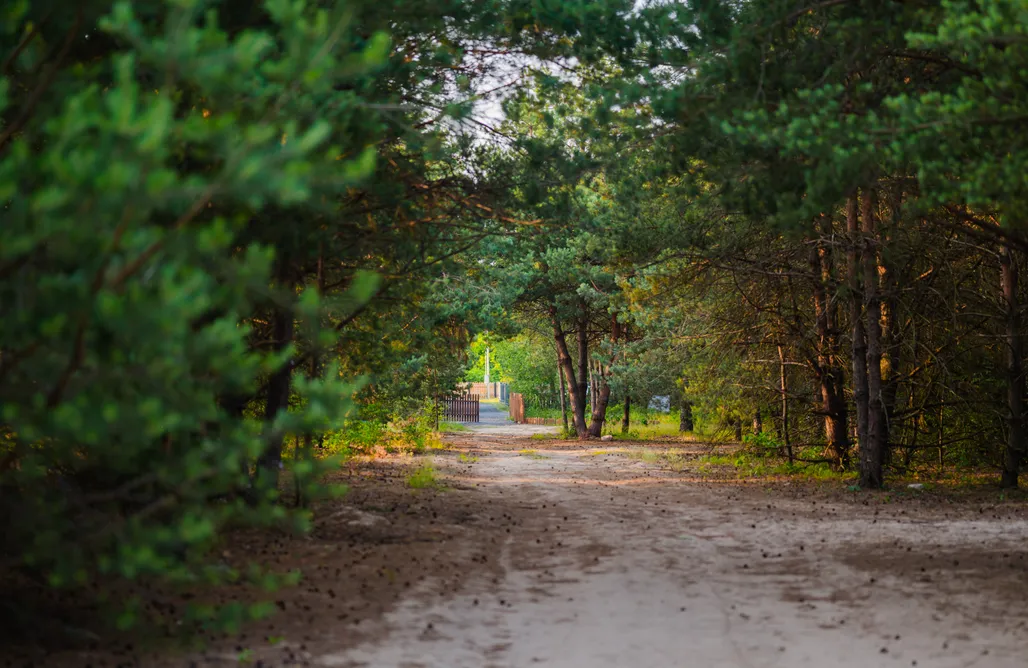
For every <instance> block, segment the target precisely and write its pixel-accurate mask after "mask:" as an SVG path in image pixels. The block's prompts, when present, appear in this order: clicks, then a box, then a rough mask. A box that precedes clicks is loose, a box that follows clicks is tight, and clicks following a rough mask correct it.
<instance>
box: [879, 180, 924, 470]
mask: <svg viewBox="0 0 1028 668" xmlns="http://www.w3.org/2000/svg"><path fill="white" fill-rule="evenodd" d="M902 201H903V191H902V189H901V188H900V187H899V186H897V187H895V188H894V189H893V191H892V194H891V201H890V203H889V210H890V213H891V216H890V223H889V225H888V230H889V234H888V235H887V234H886V231H885V230H884V229H881V228H882V227H883V226H882V224H881V222H879V228H880V229H879V234H878V236H879V238H880V239H881V246H880V250H881V249H882V248H885V247H886V244H887V243H888V239H889V238H891V234H892V233H894V232H895V231H896V230H898V229H899V224H900V205H901V203H902ZM878 264H879V272H878V273H879V276H880V277H881V292H880V302H881V305H882V320H881V322H882V411H883V420H882V425H881V434H882V436H881V439H882V443H884V444H885V448H886V450H885V459H886V461H888V457H889V454H890V452H891V451H890V450H889V446H890V443H891V442H892V437H891V434H892V431H893V430H892V425H893V416H895V414H896V403H897V401H898V398H899V379H900V375H899V370H900V364H901V363H902V359H901V353H902V349H901V348H900V339H899V321H898V319H897V316H896V310H897V308H898V306H899V298H898V297H899V296H898V294H897V293H898V291H899V280H898V279H899V277H898V276H897V275H896V270H895V266H896V264H897V263H896V261H895V260H894V259H893V258H891V257H890V255H889V254H888V253H885V252H879V253H878ZM914 349H916V347H914ZM908 452H909V450H908Z"/></svg>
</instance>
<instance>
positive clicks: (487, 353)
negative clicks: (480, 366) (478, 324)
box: [485, 348, 489, 399]
mask: <svg viewBox="0 0 1028 668" xmlns="http://www.w3.org/2000/svg"><path fill="white" fill-rule="evenodd" d="M485 398H486V399H489V348H486V349H485Z"/></svg>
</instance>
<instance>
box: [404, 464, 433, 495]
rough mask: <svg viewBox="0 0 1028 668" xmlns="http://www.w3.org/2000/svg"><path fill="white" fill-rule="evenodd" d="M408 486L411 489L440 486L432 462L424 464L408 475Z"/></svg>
mask: <svg viewBox="0 0 1028 668" xmlns="http://www.w3.org/2000/svg"><path fill="white" fill-rule="evenodd" d="M407 486H408V487H410V488H411V489H425V488H437V487H439V486H440V485H439V480H438V478H436V474H435V469H434V468H433V467H432V465H431V464H422V465H421V466H419V467H418V468H417V469H416V470H415V471H414V472H413V473H411V474H410V475H409V476H407Z"/></svg>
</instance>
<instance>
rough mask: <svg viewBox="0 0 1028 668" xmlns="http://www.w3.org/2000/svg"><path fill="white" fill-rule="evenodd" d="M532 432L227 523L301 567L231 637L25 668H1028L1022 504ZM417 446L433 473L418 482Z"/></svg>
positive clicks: (373, 463) (101, 651) (240, 554)
mask: <svg viewBox="0 0 1028 668" xmlns="http://www.w3.org/2000/svg"><path fill="white" fill-rule="evenodd" d="M545 429H546V428H545V427H543V428H539V427H517V426H511V425H509V424H504V423H503V422H502V421H498V422H497V423H496V424H480V425H478V426H477V427H476V428H475V429H474V430H473V431H471V432H466V433H463V434H460V435H454V436H452V437H450V445H451V448H452V449H451V450H449V451H445V452H440V451H436V452H433V453H432V454H427V455H421V456H418V457H416V458H413V459H412V458H409V457H408V458H403V457H398V458H385V459H373V460H370V461H365V462H357V461H354V462H351V463H350V464H349V465H348V467H347V468H346V469H343V470H341V471H340V472H339V474H338V476H339V478H340V482H344V483H345V484H347V485H349V486H350V488H351V491H350V493H349V494H348V495H347V496H345V497H344V498H342V499H340V500H336V501H331V502H325V503H324V504H323V505H321V506H319V507H318V509H317V512H316V514H315V521H314V530H313V532H312V533H311V534H310V535H309V536H303V537H289V536H287V535H284V534H268V533H263V532H258V533H253V534H244V535H241V536H238V537H236V538H235V539H234V540H233V541H232V543H231V544H230V545H227V546H226V550H225V553H224V555H225V558H226V559H228V560H237V559H238V560H241V561H239V563H240V565H242V564H244V563H246V560H248V559H250V558H253V557H257V558H258V559H259V560H260V562H261V563H262V564H264V565H267V566H270V567H273V568H279V569H283V570H288V569H298V570H301V571H302V572H303V574H304V579H303V582H302V583H301V585H300V586H299V587H295V588H291V589H286V590H282V591H279V592H276V593H274V594H273V596H274V599H275V600H274V603H275V605H276V606H277V608H278V610H279V614H277V615H275V616H273V617H271V618H270V619H267V620H265V621H262V622H259V623H255V624H251V625H248V626H246V627H244V628H243V630H242V631H241V632H240V633H238V634H224V633H213V632H212V633H209V634H207V635H206V636H205V637H204V638H202V640H203V641H204V643H205V645H206V646H205V648H204V649H202V650H200V651H197V652H189V653H185V654H183V653H181V652H175V651H172V650H171V649H170V648H168V647H164V648H163V649H162V648H160V647H158V648H154V649H149V650H146V651H144V650H142V649H141V648H140V645H139V644H138V643H135V642H117V643H115V642H112V641H108V640H105V641H103V642H100V643H97V644H95V645H94V648H93V649H92V650H89V651H81V650H75V651H71V650H68V651H64V650H60V651H58V650H57V648H53V647H51V648H49V650H48V651H46V652H45V653H43V654H37V656H36V658H35V659H34V662H33V663H32V665H36V666H40V665H44V666H51V665H52V666H58V667H60V668H64V667H65V666H68V667H71V666H75V667H81V666H86V665H92V666H137V667H141V666H145V667H146V668H180V667H185V666H189V667H190V668H194V667H199V666H204V667H219V668H224V667H228V666H242V665H247V666H252V667H253V668H279V667H284V666H320V667H323V668H362V667H367V668H527V667H531V666H549V667H553V668H572V667H575V668H578V667H581V668H622V667H623V668H672V667H687V668H691V667H695V668H799V667H805V666H810V667H812V668H849V667H854V668H856V667H858V666H859V667H860V668H877V667H891V666H921V667H930V668H969V667H978V668H1023V667H1024V666H1025V665H1028V658H1026V657H1028V650H1026V648H1028V557H1026V555H1028V521H1026V518H1028V506H1026V504H1025V501H1024V497H1023V496H1021V497H1019V498H1020V500H1016V501H1011V500H1009V499H1001V498H1000V495H999V492H998V491H996V490H984V491H979V492H974V493H968V494H964V495H961V494H958V493H954V492H953V491H952V490H951V491H948V492H945V493H940V492H936V491H931V490H929V491H920V492H915V491H911V490H908V489H906V488H905V487H903V488H900V489H898V490H896V491H893V492H888V493H876V494H865V493H863V492H854V491H850V490H848V489H847V487H846V485H845V484H843V483H840V482H838V481H833V482H830V483H825V484H824V485H821V486H819V485H817V484H815V483H809V482H804V483H800V482H797V481H793V482H785V481H778V482H773V481H768V480H759V481H739V480H735V479H731V478H729V477H726V476H725V475H723V474H720V475H719V473H718V471H717V470H714V471H711V470H708V469H707V468H706V467H704V466H702V465H701V464H700V462H699V461H698V457H699V455H700V454H701V453H702V451H703V449H702V448H701V446H698V445H697V446H692V450H689V451H686V452H685V453H684V456H679V457H676V458H675V460H674V461H675V466H673V467H667V466H665V467H661V466H659V465H658V462H657V461H656V459H657V458H656V457H653V456H650V455H652V454H653V450H652V448H653V447H654V446H653V445H652V444H650V445H645V446H644V445H641V444H636V445H632V444H627V445H626V444H596V445H598V446H599V447H591V448H583V447H582V446H581V444H579V443H577V442H560V441H553V440H548V441H540V440H534V439H530V438H528V437H526V432H536V431H539V430H545ZM676 446H681V444H676ZM426 459H428V460H431V461H432V462H433V463H434V466H435V468H436V470H437V471H438V474H439V476H440V481H441V483H442V486H441V487H438V488H427V489H411V488H410V487H409V485H408V476H409V474H410V472H411V471H412V470H414V469H415V468H417V467H419V466H422V465H423V464H424V460H426ZM671 469H673V470H671ZM210 596H213V597H214V599H215V602H232V601H244V602H245V601H247V600H262V599H263V600H266V597H267V596H268V595H267V594H266V593H262V592H255V591H252V590H250V589H247V588H245V587H240V588H238V589H232V588H227V589H220V590H216V591H213V592H210ZM210 596H209V597H210ZM186 603H188V601H183V600H179V599H167V600H166V602H165V607H164V608H162V610H163V611H164V612H165V613H167V614H177V613H176V610H182V609H183V608H182V607H181V606H183V605H185V604H186ZM0 654H2V652H0ZM23 664H24V662H22V663H18V664H10V665H23ZM24 665H28V664H24Z"/></svg>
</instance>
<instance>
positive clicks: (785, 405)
mask: <svg viewBox="0 0 1028 668" xmlns="http://www.w3.org/2000/svg"><path fill="white" fill-rule="evenodd" d="M787 371H788V368H787V367H786V366H785V350H784V349H783V348H782V346H778V376H779V380H780V381H781V382H780V385H779V388H780V389H781V394H782V397H781V399H782V416H781V417H782V446H783V447H785V454H786V456H787V457H788V458H789V464H792V463H793V454H792V441H791V440H790V438H789V383H788V380H789V376H788V374H787V373H786V372H787Z"/></svg>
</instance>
